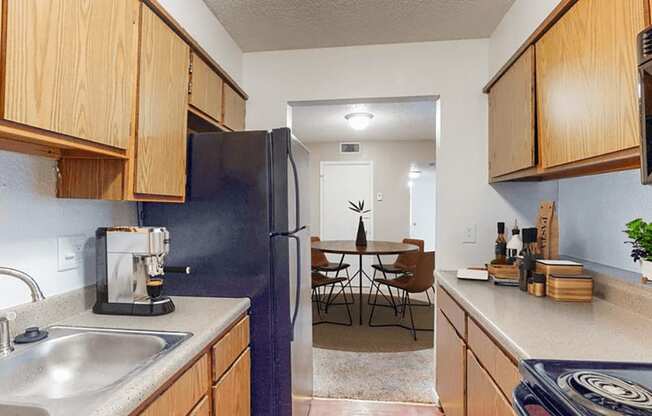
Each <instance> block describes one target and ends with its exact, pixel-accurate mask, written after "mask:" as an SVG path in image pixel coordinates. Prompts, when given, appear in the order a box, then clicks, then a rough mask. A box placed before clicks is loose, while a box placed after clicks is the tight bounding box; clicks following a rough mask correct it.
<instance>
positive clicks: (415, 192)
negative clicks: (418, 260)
mask: <svg viewBox="0 0 652 416" xmlns="http://www.w3.org/2000/svg"><path fill="white" fill-rule="evenodd" d="M435 186H436V184H435V170H434V169H426V170H424V171H423V172H422V173H421V175H420V176H419V177H418V178H415V179H412V180H410V238H416V239H419V240H423V242H424V248H425V250H426V251H433V250H435V215H436V213H435Z"/></svg>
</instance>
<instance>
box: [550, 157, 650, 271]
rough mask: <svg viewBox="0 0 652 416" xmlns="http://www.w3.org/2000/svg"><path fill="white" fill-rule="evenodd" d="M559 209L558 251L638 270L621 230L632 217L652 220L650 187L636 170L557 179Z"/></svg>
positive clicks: (609, 264) (613, 265)
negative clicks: (645, 184) (643, 182)
mask: <svg viewBox="0 0 652 416" xmlns="http://www.w3.org/2000/svg"><path fill="white" fill-rule="evenodd" d="M559 212H560V214H559V221H560V233H561V238H560V252H561V253H562V254H564V255H568V256H572V257H576V258H581V259H585V260H591V261H594V262H596V263H600V264H605V265H608V266H612V267H616V268H619V269H625V270H630V271H634V272H636V271H640V267H639V266H638V265H637V264H635V263H634V262H633V261H632V259H631V258H630V257H629V253H630V246H628V245H626V244H624V241H625V240H626V239H627V237H626V236H625V234H624V233H623V230H624V229H625V224H626V223H627V222H629V221H630V220H632V219H634V218H637V217H643V218H646V219H647V220H648V221H649V220H652V186H643V185H641V178H640V172H639V170H630V171H625V172H618V173H607V174H603V175H596V176H586V177H581V178H573V179H563V180H560V181H559Z"/></svg>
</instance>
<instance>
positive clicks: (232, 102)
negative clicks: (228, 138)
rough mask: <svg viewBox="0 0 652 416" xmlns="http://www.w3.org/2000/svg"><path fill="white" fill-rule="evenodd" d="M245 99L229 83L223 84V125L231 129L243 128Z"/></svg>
mask: <svg viewBox="0 0 652 416" xmlns="http://www.w3.org/2000/svg"><path fill="white" fill-rule="evenodd" d="M245 106H246V101H245V99H244V98H242V97H241V96H240V94H238V93H237V92H236V91H235V90H234V89H233V88H231V86H230V85H229V84H226V83H225V84H224V121H223V123H224V125H225V126H226V127H228V128H230V129H231V130H235V131H242V130H244V129H245V112H246V109H245Z"/></svg>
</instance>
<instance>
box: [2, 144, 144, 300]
mask: <svg viewBox="0 0 652 416" xmlns="http://www.w3.org/2000/svg"><path fill="white" fill-rule="evenodd" d="M55 168H56V162H55V161H54V160H51V159H45V158H40V157H35V156H27V155H21V154H18V153H11V152H5V151H0V266H4V267H13V268H17V269H20V270H23V271H25V272H28V273H29V274H31V275H32V276H33V277H34V278H35V279H36V280H37V282H38V283H39V285H40V286H41V288H42V289H43V292H44V293H45V295H46V296H51V295H55V294H58V293H62V292H66V291H69V290H73V289H77V288H80V287H83V286H86V285H89V284H92V283H94V282H95V246H94V234H95V229H96V228H97V227H100V226H106V225H116V224H118V225H119V224H125V225H131V224H133V223H134V222H135V220H136V213H135V205H134V204H131V203H126V202H105V201H82V200H65V199H57V198H55V191H56V178H57V177H56V170H55ZM77 234H81V235H84V236H85V237H86V238H87V241H86V245H85V247H84V264H83V266H82V267H80V268H79V269H76V270H70V271H65V272H57V237H58V236H67V235H77ZM29 299H30V298H29V292H28V290H27V288H26V287H25V286H24V285H23V284H22V283H21V282H19V281H17V280H14V279H8V278H5V277H4V276H0V309H2V308H5V307H10V306H13V305H16V304H20V303H24V302H27V301H28V300H29Z"/></svg>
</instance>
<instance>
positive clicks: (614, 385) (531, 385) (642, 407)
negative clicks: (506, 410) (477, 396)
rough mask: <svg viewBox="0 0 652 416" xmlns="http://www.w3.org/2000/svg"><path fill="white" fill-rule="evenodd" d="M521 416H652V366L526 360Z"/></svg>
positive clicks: (518, 399)
mask: <svg viewBox="0 0 652 416" xmlns="http://www.w3.org/2000/svg"><path fill="white" fill-rule="evenodd" d="M520 371H521V376H522V377H523V383H521V385H520V386H519V387H518V388H517V389H516V390H515V392H514V399H515V400H514V408H515V409H516V410H517V411H518V413H519V415H521V416H621V415H626V416H652V364H638V363H636V364H635V363H615V362H591V361H555V360H525V361H522V362H521V364H520Z"/></svg>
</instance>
